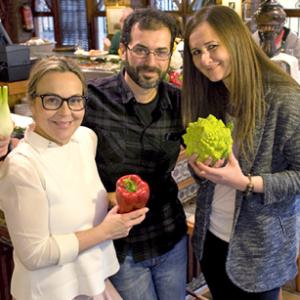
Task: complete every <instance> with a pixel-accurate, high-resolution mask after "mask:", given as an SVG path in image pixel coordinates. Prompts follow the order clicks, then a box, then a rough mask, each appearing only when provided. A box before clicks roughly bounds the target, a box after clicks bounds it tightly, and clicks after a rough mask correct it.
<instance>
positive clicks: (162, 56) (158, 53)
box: [127, 45, 171, 60]
mask: <svg viewBox="0 0 300 300" xmlns="http://www.w3.org/2000/svg"><path fill="white" fill-rule="evenodd" d="M127 49H128V50H129V51H131V52H132V53H133V54H134V55H135V56H136V57H138V58H147V57H148V56H149V55H150V53H153V54H154V56H155V57H156V59H158V60H167V59H169V58H170V56H171V51H170V50H169V49H168V48H158V49H154V50H149V49H148V48H147V47H144V46H140V45H136V46H134V47H132V48H129V47H128V46H127Z"/></svg>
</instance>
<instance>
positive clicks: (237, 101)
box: [182, 6, 300, 300]
mask: <svg viewBox="0 0 300 300" xmlns="http://www.w3.org/2000/svg"><path fill="white" fill-rule="evenodd" d="M299 107H300V88H299V86H298V84H297V83H296V82H295V81H294V80H293V79H292V78H291V77H290V76H289V75H287V74H286V73H284V72H283V71H282V70H281V69H280V68H279V67H278V66H276V65H275V64H274V63H273V62H271V61H270V60H269V58H268V57H267V56H266V55H265V54H264V52H263V51H262V50H261V49H260V48H259V47H258V46H257V45H256V43H255V42H254V41H253V40H252V37H251V34H250V32H249V31H248V28H247V27H246V26H245V25H244V24H243V22H242V20H241V19H240V17H239V16H238V15H237V14H236V13H235V11H234V10H232V9H230V8H228V7H225V6H209V7H205V8H203V9H202V10H200V11H198V12H197V13H196V14H195V15H194V16H193V17H192V18H191V19H190V20H189V22H188V23H187V26H186V32H185V49H184V80H183V103H182V114H183V120H184V122H185V125H188V123H189V122H193V121H196V120H197V118H198V117H207V116H208V115H209V114H213V115H215V116H216V117H217V118H220V119H222V120H223V121H224V122H228V121H232V122H233V123H234V130H233V139H234V146H233V149H232V153H231V154H230V155H229V157H228V159H227V160H226V161H224V160H220V161H218V162H217V163H216V164H214V165H212V160H211V159H208V160H207V161H205V162H202V163H201V162H197V156H196V155H193V156H192V157H191V158H190V159H189V164H190V166H191V169H192V171H193V172H194V175H195V177H196V178H197V180H198V183H199V194H198V199H197V209H196V221H195V230H194V236H193V245H194V250H195V253H196V256H197V257H198V259H199V261H200V264H201V269H202V271H203V274H204V276H205V279H206V281H207V283H208V286H209V288H210V291H211V293H212V295H213V299H214V300H218V299H243V300H246V299H256V300H257V299H264V300H266V299H272V300H275V299H276V300H277V298H278V293H279V287H280V286H282V285H283V284H284V283H285V282H286V281H288V280H290V279H292V278H294V276H295V275H296V273H297V266H296V259H297V250H298V241H297V231H296V217H297V214H299V211H300V203H299V201H297V197H296V195H297V194H300V130H299V129H300V109H299Z"/></svg>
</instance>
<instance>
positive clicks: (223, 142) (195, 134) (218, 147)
mask: <svg viewBox="0 0 300 300" xmlns="http://www.w3.org/2000/svg"><path fill="white" fill-rule="evenodd" d="M232 128H233V125H232V123H229V124H228V125H226V126H225V125H224V123H223V121H222V120H218V119H217V118H216V117H215V116H213V115H209V116H208V117H207V118H199V119H198V121H196V122H193V123H190V124H189V126H188V127H187V132H186V134H184V135H183V140H184V142H185V144H186V154H187V155H188V156H190V155H192V154H193V153H195V154H197V155H198V159H197V161H199V162H204V161H205V160H207V159H208V158H209V157H211V158H212V160H213V163H214V162H216V161H217V160H219V159H222V158H225V159H226V158H227V157H228V154H229V153H230V152H231V148H232V142H233V141H232V136H231V131H232Z"/></svg>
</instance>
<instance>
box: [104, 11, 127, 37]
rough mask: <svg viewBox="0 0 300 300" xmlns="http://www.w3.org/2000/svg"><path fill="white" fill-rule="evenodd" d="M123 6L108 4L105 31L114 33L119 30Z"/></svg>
mask: <svg viewBox="0 0 300 300" xmlns="http://www.w3.org/2000/svg"><path fill="white" fill-rule="evenodd" d="M124 8H125V6H108V7H107V8H106V22H107V33H108V34H114V33H115V32H116V31H118V30H120V18H121V16H122V11H123V9H124Z"/></svg>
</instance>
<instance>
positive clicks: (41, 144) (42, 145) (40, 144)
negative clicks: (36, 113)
mask: <svg viewBox="0 0 300 300" xmlns="http://www.w3.org/2000/svg"><path fill="white" fill-rule="evenodd" d="M24 142H27V143H28V144H30V145H32V146H33V147H34V148H35V149H36V150H37V151H39V152H43V151H46V150H47V149H48V148H59V147H64V146H66V145H68V144H70V143H71V142H75V143H79V140H78V137H76V136H75V133H74V134H73V136H72V137H71V139H70V141H69V143H67V144H66V145H63V146H61V145H58V144H57V143H55V142H53V141H50V140H48V139H46V138H44V137H43V136H41V135H39V134H38V133H36V132H34V131H32V130H31V129H29V128H28V129H27V130H26V131H25V135H24Z"/></svg>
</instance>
